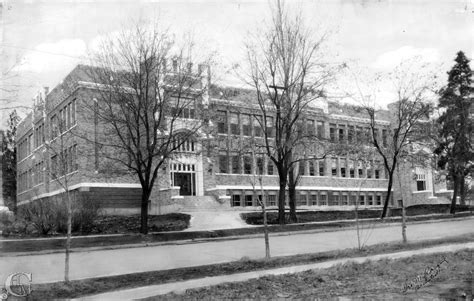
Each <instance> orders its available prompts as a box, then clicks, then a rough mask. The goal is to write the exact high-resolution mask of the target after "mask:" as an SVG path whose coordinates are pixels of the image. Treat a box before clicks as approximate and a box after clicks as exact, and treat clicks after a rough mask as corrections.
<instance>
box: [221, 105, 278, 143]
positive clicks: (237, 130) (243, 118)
mask: <svg viewBox="0 0 474 301" xmlns="http://www.w3.org/2000/svg"><path fill="white" fill-rule="evenodd" d="M273 120H274V119H273V117H271V116H267V120H266V133H267V135H268V136H270V137H271V136H272V135H273V122H274V121H273ZM264 123H265V122H264V120H263V116H262V115H250V114H239V113H235V112H230V113H229V114H227V111H217V132H218V133H219V134H230V135H242V136H248V137H251V136H254V137H263V131H262V125H263V124H264Z"/></svg>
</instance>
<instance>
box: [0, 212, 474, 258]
mask: <svg viewBox="0 0 474 301" xmlns="http://www.w3.org/2000/svg"><path fill="white" fill-rule="evenodd" d="M471 215H473V214H471V213H468V212H465V213H458V214H456V215H454V216H453V215H443V216H413V217H408V219H407V220H408V221H409V222H412V221H426V220H442V219H451V218H461V217H466V216H471ZM398 221H400V218H398V217H396V218H387V219H384V220H379V219H377V220H361V221H360V223H361V224H380V225H383V224H385V223H390V222H398ZM354 226H355V222H348V221H346V222H342V221H340V222H328V223H317V224H289V225H283V226H280V225H271V226H270V227H269V232H271V233H281V232H294V231H305V230H329V229H330V230H334V229H343V228H348V227H354ZM262 233H263V226H260V227H252V228H239V229H224V230H213V231H194V232H191V231H190V232H171V233H166V232H161V233H152V234H148V235H140V234H127V235H121V236H96V237H75V238H73V240H72V248H73V249H74V248H87V247H106V246H117V245H132V244H149V243H157V242H168V241H179V240H192V239H207V238H221V237H230V236H242V235H254V234H262ZM64 247H65V239H55V240H41V241H22V240H17V241H10V242H4V241H3V242H2V241H1V240H0V254H6V253H14V252H36V251H41V250H61V249H64Z"/></svg>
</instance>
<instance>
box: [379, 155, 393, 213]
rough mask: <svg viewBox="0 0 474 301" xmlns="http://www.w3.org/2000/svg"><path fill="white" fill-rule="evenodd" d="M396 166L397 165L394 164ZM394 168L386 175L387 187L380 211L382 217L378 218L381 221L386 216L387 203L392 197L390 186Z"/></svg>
mask: <svg viewBox="0 0 474 301" xmlns="http://www.w3.org/2000/svg"><path fill="white" fill-rule="evenodd" d="M395 164H397V163H395ZM394 170H395V168H392V170H391V171H390V172H389V175H388V186H387V196H386V197H385V201H384V204H383V210H382V216H381V217H380V218H381V219H383V218H384V217H386V216H387V210H388V202H389V201H390V197H391V196H392V185H393V171H394Z"/></svg>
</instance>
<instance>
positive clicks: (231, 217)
mask: <svg viewBox="0 0 474 301" xmlns="http://www.w3.org/2000/svg"><path fill="white" fill-rule="evenodd" d="M183 213H185V214H189V215H191V221H190V225H189V228H188V229H185V230H184V231H186V232H190V231H209V230H210V231H213V230H223V229H236V228H252V227H258V226H255V225H249V224H247V223H246V222H245V221H244V220H243V219H242V218H241V217H240V214H241V213H242V211H216V212H210V211H192V212H183Z"/></svg>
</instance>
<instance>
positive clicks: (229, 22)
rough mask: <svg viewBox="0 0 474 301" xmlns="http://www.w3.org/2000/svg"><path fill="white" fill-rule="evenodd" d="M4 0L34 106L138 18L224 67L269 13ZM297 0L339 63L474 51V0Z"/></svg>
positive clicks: (200, 0)
mask: <svg viewBox="0 0 474 301" xmlns="http://www.w3.org/2000/svg"><path fill="white" fill-rule="evenodd" d="M2 1H3V9H2V12H1V15H0V18H1V23H0V26H1V31H0V55H1V56H0V67H1V69H2V72H5V70H7V69H8V68H10V67H11V66H13V64H14V63H15V62H17V61H19V62H21V65H19V66H17V67H15V68H14V71H15V72H13V73H10V75H15V76H14V78H12V79H9V80H4V82H3V83H2V84H3V88H7V89H10V90H17V91H16V92H15V93H14V94H13V95H15V96H14V98H15V100H16V101H17V103H20V104H22V105H26V106H29V105H31V104H32V101H31V98H32V97H33V96H34V94H35V92H36V91H37V90H38V89H40V88H41V87H43V86H49V87H50V88H53V87H54V86H56V85H57V84H58V83H59V82H60V81H61V79H62V78H64V77H65V76H66V75H67V74H68V73H69V72H70V71H71V70H72V68H74V66H75V65H77V64H78V63H80V62H87V60H86V59H85V56H86V54H87V51H88V49H89V48H90V47H91V46H92V45H94V41H97V39H98V38H99V37H100V36H103V35H107V34H109V33H111V32H114V31H117V30H118V29H120V28H121V27H123V26H124V25H126V24H127V22H130V21H131V20H134V19H137V18H143V19H160V20H161V22H162V23H164V24H168V25H169V26H170V28H171V29H172V30H173V31H175V32H176V33H177V34H178V35H179V34H181V33H182V32H187V31H190V30H192V31H193V32H194V33H195V35H196V36H197V37H198V39H199V40H200V41H203V42H205V43H207V45H209V48H210V49H212V50H216V51H217V52H218V53H219V59H220V60H221V61H222V63H223V64H224V65H226V64H227V65H231V64H234V63H239V62H240V61H241V59H242V58H241V56H242V53H243V42H244V40H245V36H246V34H247V33H248V32H249V31H250V32H256V31H258V28H259V27H258V26H259V25H261V24H262V20H263V19H264V18H265V17H266V16H267V14H268V1H266V0H260V1H259V0H247V1H243V0H241V1H239V0H235V1H217V0H216V1H208V0H195V1H171V0H170V1H113V0H109V1H105V0H104V1H74V0H71V1H59V0H58V1H53V0H51V1H35V0H30V1H22V0H14V1H13V0H0V2H2ZM288 4H289V6H290V7H291V6H295V7H299V8H301V9H302V10H303V12H304V14H305V17H306V18H307V20H308V21H309V23H310V24H311V25H320V26H321V27H323V28H324V29H325V30H328V31H330V32H331V35H330V39H329V40H328V43H327V49H328V51H329V52H330V55H329V56H328V58H327V59H328V61H330V62H334V63H340V62H349V63H351V64H356V65H359V66H362V67H363V68H367V70H369V71H370V72H377V71H389V70H391V69H393V68H394V66H396V65H397V64H398V63H399V62H400V61H401V60H403V59H407V58H411V57H414V56H420V57H421V58H422V60H423V61H424V62H427V63H430V64H432V65H433V66H437V67H436V68H438V69H439V72H440V75H441V76H444V74H445V73H446V71H447V70H448V69H449V68H450V67H451V66H452V65H453V59H454V57H455V54H456V52H457V51H459V50H463V51H464V52H465V53H466V55H467V56H468V57H469V58H472V56H473V54H474V48H473V43H474V26H473V24H474V23H473V21H474V12H473V11H474V0H467V1H466V0H439V1H432V0H399V1H397V0H392V1H389V0H365V1H364V0H353V1H350V0H340V1H337V0H325V1H310V0H307V1H291V2H289V3H288ZM438 66H439V67H438ZM0 96H1V95H0ZM1 97H5V94H4V95H3V96H1ZM1 97H0V98H1ZM0 106H2V103H0ZM3 106H4V105H3ZM0 117H2V115H1V113H0ZM3 118H5V116H4V115H3Z"/></svg>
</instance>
